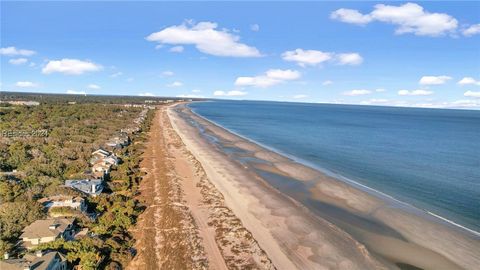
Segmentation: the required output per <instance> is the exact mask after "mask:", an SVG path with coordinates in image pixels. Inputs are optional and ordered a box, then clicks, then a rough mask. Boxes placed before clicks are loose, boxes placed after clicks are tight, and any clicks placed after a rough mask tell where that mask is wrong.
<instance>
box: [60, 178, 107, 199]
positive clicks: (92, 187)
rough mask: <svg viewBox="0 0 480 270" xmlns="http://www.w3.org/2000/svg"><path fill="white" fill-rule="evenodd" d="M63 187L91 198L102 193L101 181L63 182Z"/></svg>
mask: <svg viewBox="0 0 480 270" xmlns="http://www.w3.org/2000/svg"><path fill="white" fill-rule="evenodd" d="M65 186H67V187H70V188H73V189H76V190H78V191H81V192H83V193H85V194H88V195H91V196H97V195H99V194H100V193H102V191H103V180H102V179H79V180H65Z"/></svg>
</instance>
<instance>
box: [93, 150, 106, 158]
mask: <svg viewBox="0 0 480 270" xmlns="http://www.w3.org/2000/svg"><path fill="white" fill-rule="evenodd" d="M92 155H102V156H105V157H106V156H109V155H110V152H108V151H107V150H105V149H103V148H99V149H98V150H96V151H94V152H92Z"/></svg>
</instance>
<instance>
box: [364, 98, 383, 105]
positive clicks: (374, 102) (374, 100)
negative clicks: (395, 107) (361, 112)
mask: <svg viewBox="0 0 480 270" xmlns="http://www.w3.org/2000/svg"><path fill="white" fill-rule="evenodd" d="M389 102H390V101H389V100H388V99H384V98H372V99H369V100H364V101H362V102H360V104H363V105H387V104H389Z"/></svg>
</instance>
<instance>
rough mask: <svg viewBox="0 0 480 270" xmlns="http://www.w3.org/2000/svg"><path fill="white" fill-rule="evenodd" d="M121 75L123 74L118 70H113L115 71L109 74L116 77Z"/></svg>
mask: <svg viewBox="0 0 480 270" xmlns="http://www.w3.org/2000/svg"><path fill="white" fill-rule="evenodd" d="M122 75H123V72H121V71H119V72H115V73H113V74H111V75H110V77H112V78H116V77H118V76H122Z"/></svg>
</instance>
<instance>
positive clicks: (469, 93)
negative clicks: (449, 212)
mask: <svg viewBox="0 0 480 270" xmlns="http://www.w3.org/2000/svg"><path fill="white" fill-rule="evenodd" d="M463 95H464V96H466V97H474V98H480V91H476V92H475V91H467V92H465V93H464V94H463Z"/></svg>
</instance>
